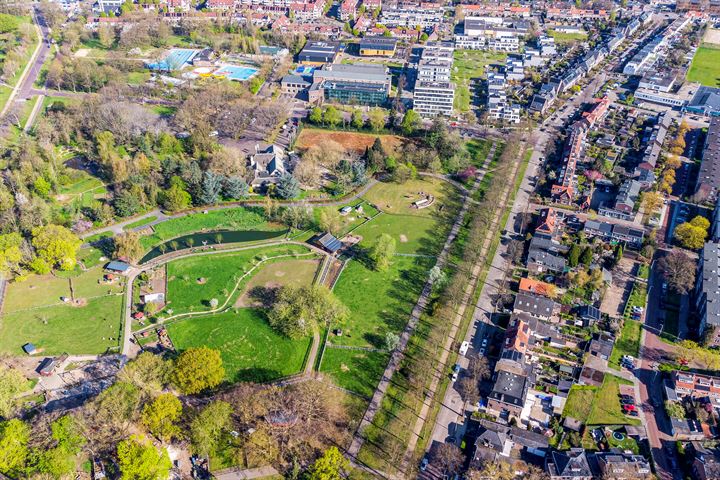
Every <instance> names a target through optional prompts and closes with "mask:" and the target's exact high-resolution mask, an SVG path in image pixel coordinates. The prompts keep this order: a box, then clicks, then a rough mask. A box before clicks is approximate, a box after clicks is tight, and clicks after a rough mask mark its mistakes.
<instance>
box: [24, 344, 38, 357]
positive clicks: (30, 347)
mask: <svg viewBox="0 0 720 480" xmlns="http://www.w3.org/2000/svg"><path fill="white" fill-rule="evenodd" d="M22 349H23V351H24V352H25V353H27V354H28V355H35V354H36V353H37V348H35V345H33V344H32V343H26V344H25V345H23V347H22Z"/></svg>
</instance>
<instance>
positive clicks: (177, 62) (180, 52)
mask: <svg viewBox="0 0 720 480" xmlns="http://www.w3.org/2000/svg"><path fill="white" fill-rule="evenodd" d="M197 52H198V51H197V50H193V49H190V48H173V49H171V50H170V53H168V54H167V56H166V57H165V58H164V59H163V60H161V61H159V62H155V63H148V64H147V68H149V69H150V70H165V71H170V70H180V69H181V68H182V67H183V66H184V65H185V64H186V63H188V62H189V61H190V60H192V58H193V57H194V56H195V54H196V53H197Z"/></svg>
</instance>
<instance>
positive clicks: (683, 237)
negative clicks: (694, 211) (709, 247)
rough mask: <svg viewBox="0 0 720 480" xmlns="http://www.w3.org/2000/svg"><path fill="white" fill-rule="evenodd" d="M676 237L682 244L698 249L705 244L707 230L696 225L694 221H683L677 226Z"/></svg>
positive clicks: (691, 248)
mask: <svg viewBox="0 0 720 480" xmlns="http://www.w3.org/2000/svg"><path fill="white" fill-rule="evenodd" d="M674 236H675V238H676V239H677V240H678V241H679V242H680V244H681V245H682V246H683V247H685V248H688V249H690V250H697V249H700V248H702V247H703V245H705V238H706V237H707V230H704V229H702V228H700V227H696V226H694V225H693V224H692V223H688V222H685V223H681V224H680V225H678V226H677V227H675V232H674Z"/></svg>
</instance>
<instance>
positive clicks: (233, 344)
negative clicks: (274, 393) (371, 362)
mask: <svg viewBox="0 0 720 480" xmlns="http://www.w3.org/2000/svg"><path fill="white" fill-rule="evenodd" d="M167 329H168V333H169V334H170V338H171V339H172V341H173V343H174V344H175V348H176V349H177V350H178V351H183V350H185V349H187V348H190V347H200V346H208V347H210V348H214V349H216V350H219V351H220V355H221V356H222V359H223V364H224V366H225V378H226V380H228V381H229V382H240V381H248V382H249V381H252V382H267V381H270V380H275V379H278V378H281V377H285V376H288V375H293V374H295V373H298V372H300V371H301V370H302V368H303V364H304V362H305V357H306V355H307V352H308V349H309V347H310V343H311V341H312V338H311V337H307V338H303V339H301V340H290V339H289V338H287V337H285V336H283V335H280V334H278V333H276V332H275V331H274V330H273V329H272V328H270V325H268V323H267V321H266V320H265V315H264V313H263V311H262V310H258V309H253V308H240V309H236V310H232V311H229V312H224V313H221V314H217V315H207V316H203V317H196V318H188V319H186V320H180V321H178V322H176V323H171V324H169V325H168V326H167Z"/></svg>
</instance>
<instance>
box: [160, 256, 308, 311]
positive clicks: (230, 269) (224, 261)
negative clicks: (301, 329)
mask: <svg viewBox="0 0 720 480" xmlns="http://www.w3.org/2000/svg"><path fill="white" fill-rule="evenodd" d="M309 251H310V250H309V249H308V248H306V247H303V246H300V245H282V246H275V247H258V248H252V249H248V250H243V251H239V252H234V253H227V254H217V255H201V256H195V257H188V258H182V259H179V260H174V261H172V262H170V263H168V264H167V299H168V307H169V308H171V309H172V311H173V315H176V314H179V313H186V312H196V311H205V310H208V309H210V306H209V302H210V300H211V299H212V298H216V299H218V301H219V304H220V305H222V304H223V302H225V300H226V299H227V297H228V295H229V294H230V293H231V292H232V290H233V288H234V287H235V285H236V283H237V281H238V279H239V278H240V277H242V275H243V274H244V273H245V272H246V271H247V270H249V269H250V268H251V267H252V264H253V263H255V262H256V261H257V260H259V259H260V258H261V257H268V258H269V257H275V256H279V255H288V254H302V253H308V252H309ZM306 258H307V257H306ZM285 260H287V259H285ZM201 278H202V279H203V280H202V281H200V280H199V279H201ZM244 281H245V282H247V281H249V278H247V277H246V278H245V279H244ZM242 290H243V289H242V288H240V289H238V290H237V291H236V292H235V296H237V295H238V293H239V292H242Z"/></svg>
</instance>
